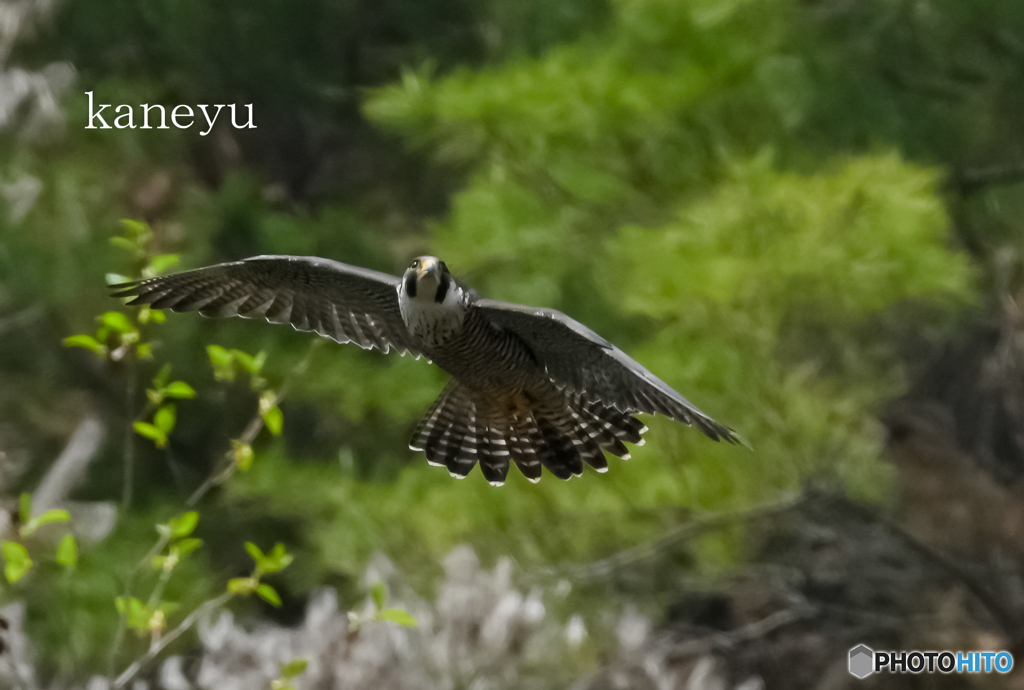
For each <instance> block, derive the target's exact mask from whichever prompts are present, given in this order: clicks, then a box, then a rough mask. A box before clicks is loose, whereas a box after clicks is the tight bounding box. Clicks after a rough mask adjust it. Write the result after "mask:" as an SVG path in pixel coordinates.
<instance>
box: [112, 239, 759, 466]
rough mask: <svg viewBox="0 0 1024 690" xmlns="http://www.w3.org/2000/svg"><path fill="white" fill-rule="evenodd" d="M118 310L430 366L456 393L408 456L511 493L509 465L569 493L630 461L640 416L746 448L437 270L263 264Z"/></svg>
mask: <svg viewBox="0 0 1024 690" xmlns="http://www.w3.org/2000/svg"><path fill="white" fill-rule="evenodd" d="M112 287H113V288H114V289H115V290H117V291H116V292H115V293H114V295H113V296H114V297H133V298H134V299H132V300H131V301H130V302H128V304H130V305H136V304H148V305H150V306H151V307H153V308H154V309H171V310H172V311H194V310H198V311H199V313H200V314H203V315H206V316H236V315H237V316H243V317H248V318H255V317H259V316H262V317H264V318H266V319H267V320H268V321H270V322H272V323H289V324H291V325H292V326H293V327H294V328H296V329H297V330H300V331H315V332H317V333H319V334H320V335H322V336H324V337H326V338H331V339H332V340H335V341H337V342H339V343H348V342H353V343H356V344H357V345H359V346H360V347H363V348H364V349H371V348H372V349H377V350H380V351H382V352H388V351H389V350H390V349H392V348H395V349H397V350H400V351H402V352H410V353H412V354H414V355H422V356H424V357H426V358H428V359H430V360H431V361H433V362H434V363H435V364H437V365H438V366H439V367H441V368H442V369H443V370H445V371H446V372H448V373H449V374H451V376H452V380H451V382H450V383H449V384H448V385H447V386H446V387H445V389H444V390H443V391H442V392H441V395H440V396H439V397H438V399H437V400H436V401H435V402H434V404H433V405H432V406H431V407H430V410H429V411H428V412H427V415H426V417H424V418H423V420H422V421H421V422H420V424H419V426H418V427H417V429H416V431H415V433H414V434H413V438H412V441H411V442H410V444H409V445H410V447H411V448H412V449H413V450H422V451H423V452H424V453H425V454H426V456H427V461H428V462H430V463H431V464H434V465H443V466H445V467H447V468H448V470H449V472H450V473H451V474H452V476H453V477H459V478H461V477H465V476H466V475H467V474H469V472H470V470H472V469H473V467H474V466H475V465H476V464H477V463H479V464H480V470H481V472H483V475H484V477H485V478H486V479H487V480H488V481H489V482H491V483H492V484H495V485H500V484H502V483H504V481H505V477H506V476H507V475H508V470H509V465H510V462H509V461H510V460H511V461H513V462H515V464H516V465H517V466H518V467H519V469H520V470H521V471H522V473H523V474H524V475H525V476H526V477H527V478H528V479H530V480H531V481H538V480H539V479H540V476H541V467H542V466H543V467H546V468H547V469H548V470H549V471H550V472H551V473H552V474H553V475H555V476H556V477H558V478H560V479H568V478H569V477H571V476H574V475H576V476H578V475H580V474H582V472H583V463H584V462H586V463H587V464H589V465H590V466H591V467H593V468H594V469H596V470H597V471H598V472H605V471H607V469H608V464H607V462H606V461H605V457H604V452H603V451H608V452H610V453H612V454H613V455H617V456H619V457H622V458H628V457H629V453H628V450H627V448H626V446H625V443H633V444H642V443H643V438H642V437H641V434H643V433H644V432H645V431H646V430H647V427H646V426H644V424H643V423H641V422H640V421H639V420H638V419H637V418H636V416H635V415H636V414H637V413H639V412H646V413H649V414H655V413H658V414H663V415H666V416H668V417H671V418H672V419H675V420H678V421H680V422H683V423H684V424H688V425H693V426H696V427H697V428H698V429H700V430H701V431H702V432H704V434H705V435H706V436H708V437H709V438H711V439H713V440H715V441H723V440H724V441H728V442H730V443H736V442H741V439H740V438H739V437H738V436H737V435H736V434H735V433H734V432H733V431H732V430H731V429H729V428H728V427H726V426H723V425H721V424H719V423H718V422H716V421H715V420H713V419H712V418H711V417H709V416H707V415H706V414H704V413H703V412H701V411H700V410H699V409H697V408H696V407H695V406H694V405H693V404H692V403H690V401H688V400H687V399H686V398H684V397H683V396H682V395H680V394H679V393H678V392H676V391H675V390H673V389H672V388H671V387H670V386H669V385H668V384H666V383H665V382H664V381H662V380H661V379H659V378H658V377H656V376H655V375H654V374H652V373H651V372H649V371H648V370H647V369H645V368H644V367H643V366H641V365H640V364H639V363H638V362H636V361H635V360H633V359H632V358H630V357H629V356H628V355H626V354H625V353H624V352H623V351H622V350H620V349H619V348H617V347H615V346H614V345H612V344H611V343H609V342H608V341H607V340H605V339H604V338H602V337H601V336H599V335H598V334H597V333H594V332H593V331H592V330H590V329H589V328H587V327H586V326H584V325H583V324H581V323H579V322H577V321H574V320H573V319H571V318H569V317H568V316H566V315H565V314H563V313H561V312H559V311H555V310H554V309H541V308H536V307H526V306H522V305H518V304H510V303H508V302H499V301H496V300H489V299H481V298H478V297H477V296H476V294H475V293H474V292H472V291H471V290H467V289H464V288H463V287H462V286H461V285H459V284H457V283H456V281H455V280H453V279H452V276H451V274H450V273H449V272H448V267H447V266H446V265H445V264H444V262H443V261H441V260H439V259H437V258H436V257H433V256H421V257H419V258H418V259H415V260H414V261H413V262H412V264H411V265H410V266H409V268H408V269H406V271H405V274H404V275H403V276H402V277H401V278H398V277H396V276H391V275H388V274H386V273H380V272H378V271H372V270H369V269H366V268H359V267H357V266H350V265H348V264H343V263H340V262H338V261H331V260H329V259H321V258H317V257H299V256H257V257H253V258H251V259H246V260H244V261H236V262H232V263H225V264H218V265H216V266H209V267H207V268H200V269H196V270H194V271H185V272H183V273H176V274H172V275H168V276H160V277H156V278H148V279H146V280H140V281H137V282H133V283H124V284H121V285H114V286H112Z"/></svg>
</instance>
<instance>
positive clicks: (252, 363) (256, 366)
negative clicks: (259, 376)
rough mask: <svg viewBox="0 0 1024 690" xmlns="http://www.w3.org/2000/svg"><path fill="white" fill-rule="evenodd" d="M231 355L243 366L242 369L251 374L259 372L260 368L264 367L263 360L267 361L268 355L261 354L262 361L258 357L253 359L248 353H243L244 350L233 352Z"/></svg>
mask: <svg viewBox="0 0 1024 690" xmlns="http://www.w3.org/2000/svg"><path fill="white" fill-rule="evenodd" d="M231 355H232V356H233V357H234V358H235V361H236V362H238V363H239V364H240V365H242V368H243V369H245V370H246V371H247V372H248V373H250V374H255V373H256V372H258V371H259V370H260V367H262V366H263V360H265V359H266V355H264V354H263V353H260V355H261V356H262V359H259V360H258V359H257V358H256V357H253V356H252V355H250V354H249V353H248V352H243V351H242V350H231Z"/></svg>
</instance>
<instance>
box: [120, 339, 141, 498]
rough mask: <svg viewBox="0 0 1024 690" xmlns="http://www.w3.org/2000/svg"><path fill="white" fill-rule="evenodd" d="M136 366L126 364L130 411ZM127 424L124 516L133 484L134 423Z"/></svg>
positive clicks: (136, 372) (131, 363) (133, 400)
mask: <svg viewBox="0 0 1024 690" xmlns="http://www.w3.org/2000/svg"><path fill="white" fill-rule="evenodd" d="M138 371H139V370H138V364H137V362H136V361H135V360H134V359H132V360H131V361H130V362H128V389H127V391H126V392H125V408H126V409H127V410H129V411H130V410H131V409H132V407H134V404H135V386H136V385H137V384H138V378H139V375H138ZM136 421H138V418H136V419H133V420H132V421H130V422H128V426H127V427H126V428H125V432H124V474H123V486H122V488H121V492H122V493H121V510H122V511H123V512H124V514H125V515H127V514H128V509H129V508H130V507H131V505H132V489H133V487H132V484H133V483H134V482H135V422H136Z"/></svg>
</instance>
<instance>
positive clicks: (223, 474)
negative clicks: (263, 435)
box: [185, 386, 283, 508]
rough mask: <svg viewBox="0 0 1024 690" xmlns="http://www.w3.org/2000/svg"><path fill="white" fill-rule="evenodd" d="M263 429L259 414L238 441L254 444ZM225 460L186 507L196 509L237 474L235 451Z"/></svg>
mask: <svg viewBox="0 0 1024 690" xmlns="http://www.w3.org/2000/svg"><path fill="white" fill-rule="evenodd" d="M282 389H283V386H282ZM280 399H281V395H280V394H278V395H277V400H280ZM261 429H263V416H262V415H260V414H259V413H258V412H257V413H256V416H255V417H253V418H252V419H251V420H250V421H249V425H248V426H247V427H245V431H243V432H242V435H241V436H240V437H239V438H238V440H239V441H241V442H242V443H245V444H252V442H253V441H255V440H256V436H257V435H258V434H259V433H260V430H261ZM224 460H225V463H224V464H225V467H224V469H222V470H220V471H219V472H214V473H211V474H210V475H209V476H208V477H207V478H206V481H204V482H203V483H202V484H200V485H199V488H198V489H196V490H195V491H193V492H192V495H191V496H189V497H188V500H187V501H185V505H187V506H188V507H189V508H192V507H195V505H196V504H197V503H199V501H200V500H202V498H203V496H205V495H206V494H207V493H208V492H209V491H210V489H212V488H213V487H215V486H219V485H220V484H223V483H224V482H226V481H227V480H228V479H230V478H231V476H232V475H233V474H234V473H235V470H236V469H237V467H238V466H237V465H236V464H235V460H234V450H229V451H228V452H227V453H225V454H224Z"/></svg>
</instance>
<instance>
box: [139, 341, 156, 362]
mask: <svg viewBox="0 0 1024 690" xmlns="http://www.w3.org/2000/svg"><path fill="white" fill-rule="evenodd" d="M135 353H136V354H137V355H138V357H139V359H153V343H139V345H138V347H136V348H135Z"/></svg>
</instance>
